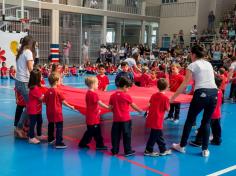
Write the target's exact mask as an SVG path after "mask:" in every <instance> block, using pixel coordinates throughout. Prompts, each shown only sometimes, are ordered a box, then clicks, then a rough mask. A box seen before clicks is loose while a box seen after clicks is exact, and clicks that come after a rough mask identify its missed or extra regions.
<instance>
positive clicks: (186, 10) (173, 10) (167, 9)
mask: <svg viewBox="0 0 236 176" xmlns="http://www.w3.org/2000/svg"><path fill="white" fill-rule="evenodd" d="M195 14H196V2H185V3H173V4H162V5H161V17H186V16H194V15H195Z"/></svg>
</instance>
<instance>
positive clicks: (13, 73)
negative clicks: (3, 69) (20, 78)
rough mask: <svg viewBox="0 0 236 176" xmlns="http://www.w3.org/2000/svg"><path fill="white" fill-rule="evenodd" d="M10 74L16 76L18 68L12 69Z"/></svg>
mask: <svg viewBox="0 0 236 176" xmlns="http://www.w3.org/2000/svg"><path fill="white" fill-rule="evenodd" d="M9 74H10V76H12V77H16V70H15V69H10V71H9Z"/></svg>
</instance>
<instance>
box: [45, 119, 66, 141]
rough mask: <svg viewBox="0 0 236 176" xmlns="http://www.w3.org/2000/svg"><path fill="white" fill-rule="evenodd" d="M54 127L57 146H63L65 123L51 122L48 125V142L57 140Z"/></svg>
mask: <svg viewBox="0 0 236 176" xmlns="http://www.w3.org/2000/svg"><path fill="white" fill-rule="evenodd" d="M54 125H56V145H59V144H62V142H63V136H62V135H63V122H56V123H54V122H49V123H48V142H51V141H53V140H54V139H55V137H54Z"/></svg>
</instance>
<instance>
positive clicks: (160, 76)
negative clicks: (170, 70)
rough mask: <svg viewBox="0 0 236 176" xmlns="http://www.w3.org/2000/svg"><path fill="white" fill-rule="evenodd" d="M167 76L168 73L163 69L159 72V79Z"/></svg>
mask: <svg viewBox="0 0 236 176" xmlns="http://www.w3.org/2000/svg"><path fill="white" fill-rule="evenodd" d="M160 78H166V74H165V73H164V72H162V71H158V72H157V79H160Z"/></svg>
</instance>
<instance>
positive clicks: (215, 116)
mask: <svg viewBox="0 0 236 176" xmlns="http://www.w3.org/2000/svg"><path fill="white" fill-rule="evenodd" d="M217 97H218V99H217V104H216V108H215V111H214V112H213V114H212V116H211V118H212V119H220V117H221V105H222V97H223V94H222V91H221V90H220V89H218V94H217Z"/></svg>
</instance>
